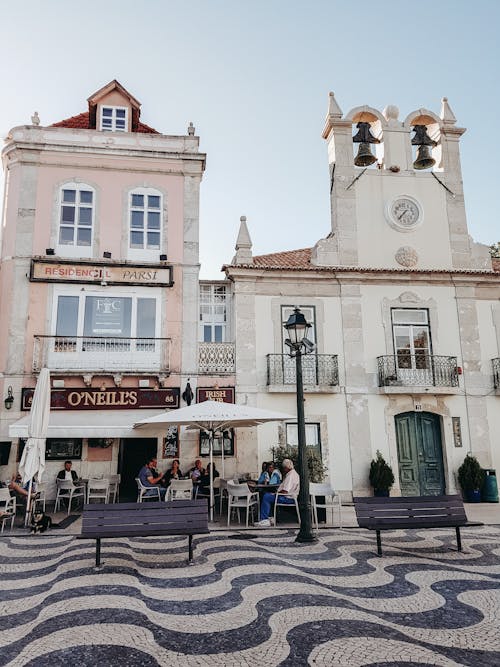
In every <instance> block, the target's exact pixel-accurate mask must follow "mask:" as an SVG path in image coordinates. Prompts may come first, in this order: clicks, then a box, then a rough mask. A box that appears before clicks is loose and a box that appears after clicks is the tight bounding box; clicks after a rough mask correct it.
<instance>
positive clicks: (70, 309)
mask: <svg viewBox="0 0 500 667" xmlns="http://www.w3.org/2000/svg"><path fill="white" fill-rule="evenodd" d="M78 301H79V297H77V296H60V297H59V299H58V300H57V320H56V336H76V335H77V330H78Z"/></svg>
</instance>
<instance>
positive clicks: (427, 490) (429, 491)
mask: <svg viewBox="0 0 500 667" xmlns="http://www.w3.org/2000/svg"><path fill="white" fill-rule="evenodd" d="M395 421H396V440H397V448H398V461H399V483H400V486H401V494H402V495H403V496H439V495H442V494H444V492H445V482H444V465H443V449H442V443H441V425H440V418H439V416H438V415H435V414H432V413H431V412H405V413H402V414H400V415H396V417H395Z"/></svg>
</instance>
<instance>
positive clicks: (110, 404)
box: [21, 387, 180, 410]
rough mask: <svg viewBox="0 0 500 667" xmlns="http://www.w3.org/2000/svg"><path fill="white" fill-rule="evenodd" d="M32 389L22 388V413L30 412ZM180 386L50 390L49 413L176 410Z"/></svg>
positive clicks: (33, 391)
mask: <svg viewBox="0 0 500 667" xmlns="http://www.w3.org/2000/svg"><path fill="white" fill-rule="evenodd" d="M34 393H35V390H34V389H32V388H28V387H24V388H23V390H22V401H21V410H31V404H32V402H33V394H34ZM179 396H180V389H179V387H169V388H166V389H137V388H135V387H125V388H122V387H120V388H118V387H117V388H107V389H97V388H93V387H89V388H81V387H75V388H74V389H69V388H67V389H51V391H50V409H51V410H130V409H131V408H134V409H137V408H178V407H179Z"/></svg>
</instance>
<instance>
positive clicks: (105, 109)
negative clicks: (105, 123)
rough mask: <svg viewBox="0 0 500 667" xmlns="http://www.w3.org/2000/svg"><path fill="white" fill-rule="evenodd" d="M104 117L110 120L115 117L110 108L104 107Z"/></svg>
mask: <svg viewBox="0 0 500 667" xmlns="http://www.w3.org/2000/svg"><path fill="white" fill-rule="evenodd" d="M102 115H103V116H107V117H109V118H110V117H111V116H112V115H113V109H110V108H109V107H103V109H102Z"/></svg>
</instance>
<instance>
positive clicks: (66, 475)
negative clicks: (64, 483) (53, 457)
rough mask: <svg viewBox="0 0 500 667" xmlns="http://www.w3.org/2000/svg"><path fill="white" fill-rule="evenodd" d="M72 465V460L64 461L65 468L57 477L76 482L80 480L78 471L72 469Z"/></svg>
mask: <svg viewBox="0 0 500 667" xmlns="http://www.w3.org/2000/svg"><path fill="white" fill-rule="evenodd" d="M72 465H73V463H72V462H71V461H64V468H63V469H62V470H59V472H58V473H57V479H66V480H69V481H71V482H73V484H75V483H76V482H77V481H78V473H77V472H76V471H75V470H72V469H71V466H72Z"/></svg>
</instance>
